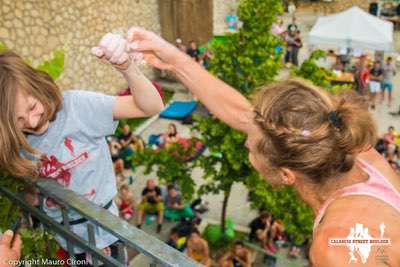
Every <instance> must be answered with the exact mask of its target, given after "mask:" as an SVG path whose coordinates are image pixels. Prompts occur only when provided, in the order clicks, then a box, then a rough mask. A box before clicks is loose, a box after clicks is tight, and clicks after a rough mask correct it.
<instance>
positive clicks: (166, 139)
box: [162, 123, 179, 146]
mask: <svg viewBox="0 0 400 267" xmlns="http://www.w3.org/2000/svg"><path fill="white" fill-rule="evenodd" d="M162 140H163V144H164V145H165V146H168V145H171V144H174V143H176V142H178V140H179V134H178V131H177V129H176V125H175V124H174V123H170V124H169V125H168V129H167V131H166V132H165V133H164V134H163V135H162Z"/></svg>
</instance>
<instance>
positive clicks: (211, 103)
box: [127, 27, 254, 132]
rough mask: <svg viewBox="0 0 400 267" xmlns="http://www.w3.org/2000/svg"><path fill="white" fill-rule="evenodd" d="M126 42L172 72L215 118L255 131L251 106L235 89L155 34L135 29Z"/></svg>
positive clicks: (131, 30)
mask: <svg viewBox="0 0 400 267" xmlns="http://www.w3.org/2000/svg"><path fill="white" fill-rule="evenodd" d="M127 39H128V41H129V42H130V50H131V51H134V52H141V53H143V54H144V57H145V60H146V62H147V63H149V64H151V65H152V66H154V67H156V68H159V69H164V70H170V71H172V72H173V73H174V74H175V75H176V76H177V77H178V78H179V79H180V81H181V82H182V83H183V84H184V85H185V86H186V87H187V88H188V89H189V90H190V91H191V92H192V93H193V94H194V95H196V97H197V98H198V99H199V100H200V101H201V102H202V103H203V104H204V105H205V106H206V107H207V108H208V109H209V110H210V111H211V112H212V113H213V114H214V115H215V116H216V117H218V118H219V119H221V120H222V121H224V122H225V123H227V124H228V125H229V126H231V127H232V128H235V129H237V130H239V131H242V132H247V131H248V129H249V128H252V127H249V125H251V124H253V123H254V122H253V117H254V114H253V109H252V106H251V104H250V102H249V101H248V100H247V99H246V98H245V97H244V96H243V95H241V94H240V93H239V92H238V91H236V90H235V89H234V88H232V87H230V86H229V85H227V84H226V83H224V82H223V81H221V80H219V79H217V78H215V77H214V76H212V75H211V74H210V73H208V72H207V71H206V70H204V69H203V67H201V66H200V65H199V64H198V63H197V62H194V61H193V60H191V59H190V57H189V56H187V55H186V54H184V53H182V52H181V51H179V50H178V49H177V48H176V47H175V46H173V45H171V44H170V43H168V42H167V41H165V40H164V39H162V38H161V37H159V36H158V35H156V34H155V33H153V32H150V31H146V30H144V29H141V28H137V27H133V28H131V29H130V30H129V32H128V36H127ZM134 44H135V45H134Z"/></svg>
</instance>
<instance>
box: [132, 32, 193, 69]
mask: <svg viewBox="0 0 400 267" xmlns="http://www.w3.org/2000/svg"><path fill="white" fill-rule="evenodd" d="M126 39H127V41H128V43H129V44H128V51H130V52H136V53H137V52H140V53H143V57H144V60H145V61H146V62H147V63H148V64H150V65H152V66H153V67H155V68H158V69H161V70H170V69H171V68H172V67H173V65H175V64H179V63H180V62H184V61H185V60H186V59H187V56H186V54H184V53H182V52H181V51H179V49H178V48H176V47H175V46H174V45H172V44H170V43H168V42H167V41H165V40H164V39H163V38H161V37H160V36H158V35H157V34H155V33H154V32H151V31H147V30H145V29H143V28H139V27H132V28H130V29H129V31H128V33H127V36H126Z"/></svg>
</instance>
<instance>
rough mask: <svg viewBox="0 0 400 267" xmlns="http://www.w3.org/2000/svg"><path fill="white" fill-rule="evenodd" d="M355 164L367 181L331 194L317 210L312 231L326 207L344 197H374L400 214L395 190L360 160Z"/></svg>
mask: <svg viewBox="0 0 400 267" xmlns="http://www.w3.org/2000/svg"><path fill="white" fill-rule="evenodd" d="M357 164H358V165H359V166H360V167H361V169H362V170H363V171H365V172H366V173H367V174H368V175H369V179H368V181H366V182H364V183H358V184H354V185H351V186H348V187H344V188H342V189H339V190H338V191H336V192H335V193H333V195H332V196H331V197H330V198H329V199H328V200H327V201H325V203H324V205H322V207H321V209H320V210H319V212H318V215H317V217H316V218H315V221H314V229H313V230H314V231H315V229H316V228H317V226H318V225H319V224H320V222H321V220H322V218H323V217H324V214H325V211H326V209H327V208H328V206H329V205H330V204H331V203H332V202H333V201H335V200H336V199H338V198H341V197H345V196H355V195H366V196H370V197H374V198H377V199H380V200H382V201H383V202H385V203H387V204H388V205H390V206H392V207H393V208H395V209H396V210H397V211H398V212H400V193H399V192H398V191H397V190H396V188H394V186H393V185H392V184H391V183H390V182H389V181H388V179H387V178H386V177H385V176H383V175H382V174H381V173H380V172H379V171H378V170H377V169H375V168H374V167H373V166H371V165H370V164H368V163H367V162H365V161H363V160H361V159H357ZM314 231H313V232H314Z"/></svg>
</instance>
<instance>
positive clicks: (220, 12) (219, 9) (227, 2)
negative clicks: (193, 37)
mask: <svg viewBox="0 0 400 267" xmlns="http://www.w3.org/2000/svg"><path fill="white" fill-rule="evenodd" d="M237 2H238V1H237V0H214V6H213V10H214V15H213V16H214V18H213V19H214V35H222V34H224V32H225V29H226V24H225V17H226V16H227V15H228V14H229V13H230V11H231V8H235V10H236V7H237Z"/></svg>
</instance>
